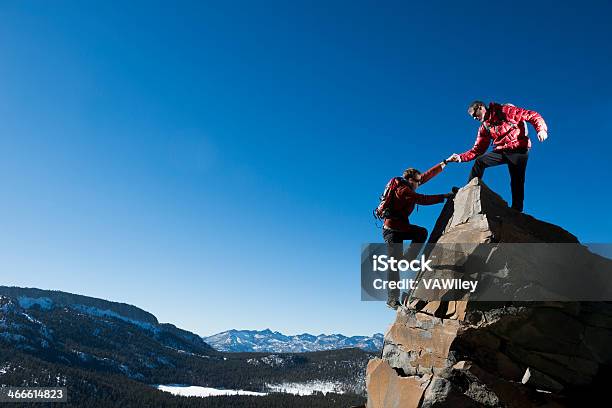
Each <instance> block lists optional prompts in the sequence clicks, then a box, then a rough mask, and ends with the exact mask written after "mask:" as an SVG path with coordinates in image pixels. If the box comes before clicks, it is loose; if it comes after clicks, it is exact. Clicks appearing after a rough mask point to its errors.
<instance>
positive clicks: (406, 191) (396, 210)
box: [385, 163, 444, 231]
mask: <svg viewBox="0 0 612 408" xmlns="http://www.w3.org/2000/svg"><path fill="white" fill-rule="evenodd" d="M441 171H442V164H441V163H440V164H437V165H435V166H433V167H432V168H431V169H429V170H427V171H426V172H425V173H422V174H421V183H420V184H424V183H426V182H428V181H429V180H431V179H432V178H433V177H434V176H435V175H437V174H439V173H440V172H441ZM394 194H395V197H393V201H392V206H393V207H392V213H393V214H397V217H396V218H387V219H385V227H387V228H390V229H393V230H398V231H407V228H408V225H410V221H409V220H408V217H409V216H410V214H411V213H412V211H413V210H414V206H415V205H416V204H421V205H431V204H438V203H441V202H442V201H444V195H443V194H436V195H424V194H418V193H416V192H415V191H414V190H413V189H412V188H411V187H410V186H409V185H408V184H401V185H400V186H399V187H397V188H396V189H395V191H394Z"/></svg>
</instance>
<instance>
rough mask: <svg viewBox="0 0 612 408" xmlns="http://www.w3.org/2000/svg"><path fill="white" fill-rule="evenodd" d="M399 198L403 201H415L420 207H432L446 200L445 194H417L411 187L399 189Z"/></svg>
mask: <svg viewBox="0 0 612 408" xmlns="http://www.w3.org/2000/svg"><path fill="white" fill-rule="evenodd" d="M396 194H397V197H398V198H399V199H400V200H402V201H414V203H416V204H420V205H432V204H438V203H441V202H442V201H444V199H445V198H446V195H445V194H434V195H425V194H419V193H415V192H414V191H413V190H412V189H411V188H410V187H408V186H402V187H400V188H398V189H397V193H396Z"/></svg>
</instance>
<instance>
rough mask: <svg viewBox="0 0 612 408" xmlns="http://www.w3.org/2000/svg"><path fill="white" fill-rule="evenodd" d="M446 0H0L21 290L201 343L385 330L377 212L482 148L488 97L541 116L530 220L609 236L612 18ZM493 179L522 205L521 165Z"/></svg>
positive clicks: (445, 182)
mask: <svg viewBox="0 0 612 408" xmlns="http://www.w3.org/2000/svg"><path fill="white" fill-rule="evenodd" d="M312 3H314V4H312ZM429 3H430V2H419V4H418V6H415V5H412V4H410V2H385V3H380V2H376V3H375V2H370V3H365V2H355V1H351V2H348V1H347V2H328V1H325V2H303V3H302V2H293V1H291V2H288V1H278V2H251V1H245V2H237V1H236V2H215V3H208V2H183V1H179V2H170V1H166V2H157V1H146V2H118V1H115V2H111V1H109V2H81V1H74V2H66V1H54V2H43V1H11V2H8V1H3V2H1V3H0V56H1V57H0V154H1V158H0V197H1V199H0V225H1V232H0V265H1V268H2V284H6V285H18V286H32V287H39V288H45V289H59V290H64V291H69V292H75V293H80V294H85V295H90V296H96V297H101V298H106V299H110V300H116V301H121V302H127V303H131V304H134V305H137V306H139V307H141V308H143V309H146V310H148V311H150V312H152V313H154V314H155V315H156V316H157V317H158V318H159V319H160V320H161V321H163V322H171V323H174V324H176V325H177V326H179V327H183V328H186V329H189V330H192V331H195V332H197V333H199V334H202V335H207V334H212V333H215V332H218V331H222V330H226V329H231V328H244V329H247V328H248V329H263V328H266V327H270V328H272V329H274V330H280V331H283V332H285V333H289V334H293V333H299V332H305V331H307V332H312V333H315V334H318V333H321V332H327V333H329V332H342V333H345V334H369V333H373V332H376V331H384V330H385V329H386V327H387V325H388V324H389V323H390V322H391V321H392V319H393V315H392V312H390V311H389V310H388V309H386V308H385V306H384V305H383V304H381V303H377V302H368V303H365V302H360V300H359V298H360V292H359V252H360V246H361V244H362V243H366V242H376V241H381V236H380V230H378V229H376V228H375V226H374V224H373V219H372V216H371V210H372V208H373V207H374V206H375V205H376V204H377V196H378V195H379V194H380V192H381V190H382V188H383V187H384V185H385V183H386V182H387V180H388V179H389V178H390V177H392V176H394V175H398V174H400V172H401V171H402V170H403V169H404V168H406V167H408V166H413V167H417V168H420V169H422V170H424V169H426V168H428V167H429V166H430V165H433V164H434V163H435V162H437V161H439V160H441V159H443V158H445V157H447V156H448V155H449V154H450V153H453V152H462V151H464V150H466V149H467V148H469V147H470V146H471V145H472V144H473V142H474V137H475V134H476V129H477V123H476V122H475V121H473V120H472V119H470V118H469V117H468V116H467V114H466V106H467V104H468V103H469V102H471V101H472V100H473V99H483V100H485V101H489V100H496V101H499V102H511V103H514V104H515V105H518V106H522V107H526V108H531V109H534V110H537V111H539V112H540V113H541V114H542V115H543V116H544V118H545V119H546V121H547V122H548V125H549V128H550V138H549V140H548V141H547V142H546V143H544V144H540V143H539V142H537V141H534V148H533V149H532V152H531V157H530V161H529V166H528V169H527V172H528V174H527V186H526V203H525V210H526V212H527V213H530V214H533V215H535V216H537V217H539V218H542V219H544V220H547V221H550V222H553V223H557V224H560V225H561V226H563V227H565V228H566V229H568V230H570V231H571V232H573V233H575V234H576V235H577V236H578V237H579V238H580V239H581V240H582V241H583V242H609V241H610V230H611V227H612V223H611V221H610V219H611V217H610V215H609V210H610V202H611V199H612V193H611V191H610V176H611V172H610V167H609V155H610V146H611V136H612V135H611V134H612V121H611V120H610V114H611V113H612V85H611V84H612V82H611V81H610V72H612V47H611V45H610V39H611V38H612V28H611V27H612V26H611V25H610V24H609V21H610V17H611V16H612V8H611V6H610V3H609V2H604V1H602V2H581V3H575V4H574V5H565V4H563V3H562V2H561V3H560V2H547V3H537V2H530V3H529V4H526V3H525V4H516V5H514V6H511V7H510V6H508V4H506V3H503V4H499V5H498V4H497V3H495V2H487V3H483V2H474V3H469V2H468V3H465V2H464V3H462V4H457V3H456V2H449V3H445V4H443V3H438V2H431V3H434V4H429ZM531 134H532V135H533V134H534V132H533V129H531ZM469 170H470V166H469V165H466V164H463V165H461V164H457V165H453V166H452V167H449V168H447V170H445V172H444V173H443V174H442V175H440V176H438V177H437V178H436V179H434V180H432V181H431V182H430V183H429V184H428V185H426V186H423V188H422V189H421V190H420V191H421V192H423V193H440V192H445V191H447V190H448V189H449V188H450V186H452V185H461V184H463V182H464V181H465V179H466V178H467V175H468V172H469ZM485 181H486V182H487V183H489V185H491V186H492V187H493V188H494V189H495V190H497V191H498V192H500V193H501V194H502V195H503V196H504V197H505V198H506V199H509V186H508V183H509V182H508V174H507V170H506V169H505V168H497V169H490V170H489V171H488V172H487V174H486V175H485ZM440 209H441V206H440V205H438V206H434V207H429V208H424V207H421V208H420V210H419V212H418V213H415V214H414V215H413V217H412V222H413V223H417V224H420V225H424V226H427V227H428V228H429V229H431V226H432V225H433V222H434V220H435V217H436V216H437V214H438V212H439V210H440Z"/></svg>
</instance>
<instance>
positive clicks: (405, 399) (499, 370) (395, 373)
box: [366, 179, 612, 408]
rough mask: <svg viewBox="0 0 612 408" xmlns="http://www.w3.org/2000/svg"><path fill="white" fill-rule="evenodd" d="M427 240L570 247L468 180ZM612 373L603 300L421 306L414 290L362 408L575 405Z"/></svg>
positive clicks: (609, 314)
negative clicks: (553, 244) (525, 243)
mask: <svg viewBox="0 0 612 408" xmlns="http://www.w3.org/2000/svg"><path fill="white" fill-rule="evenodd" d="M430 242H432V243H436V242H437V243H497V242H501V243H504V242H508V243H511V242H518V243H523V242H530V243H533V242H548V243H578V240H577V238H576V237H575V236H573V235H572V234H570V233H569V232H567V231H565V230H563V229H562V228H560V227H558V226H556V225H552V224H549V223H546V222H543V221H539V220H537V219H535V218H533V217H531V216H529V215H525V214H520V213H517V212H516V211H514V210H511V209H510V208H508V206H507V204H506V202H504V201H503V200H502V199H501V198H500V197H499V196H498V195H497V194H495V193H494V192H492V191H491V190H490V189H489V188H488V187H486V185H484V184H483V183H482V181H480V180H478V179H473V180H472V181H471V182H470V183H468V184H467V185H466V186H465V187H463V188H462V189H461V190H460V191H459V192H458V194H457V195H456V197H455V199H454V201H449V202H448V203H447V204H446V205H445V207H444V209H443V210H442V214H441V215H440V218H439V219H438V221H437V223H436V226H435V227H434V230H433V232H432V234H431V238H430ZM469 250H470V249H469V248H468V249H466V251H469ZM579 256H580V257H581V258H585V259H586V258H589V260H590V257H593V259H596V262H603V261H602V259H601V257H598V256H597V255H594V254H591V253H590V252H588V251H584V252H581V253H580V255H579ZM579 261H584V259H576V262H579ZM611 373H612V303H610V302H560V301H558V302H510V301H508V302H482V301H470V300H469V297H466V298H465V300H460V301H427V300H420V299H419V297H418V293H417V294H415V296H413V298H412V299H411V300H410V302H409V303H408V304H405V305H404V306H403V307H401V308H400V309H399V310H398V312H397V315H396V319H395V322H394V323H393V324H392V325H391V327H390V328H389V329H388V330H387V332H386V334H385V342H384V346H383V350H382V355H381V358H376V359H373V360H371V361H370V362H369V364H368V368H367V372H366V375H367V377H366V383H367V392H368V404H367V407H368V408H390V407H405V408H410V407H542V406H546V407H566V406H568V407H569V406H580V405H585V404H588V401H590V400H591V399H593V400H595V399H597V398H600V396H599V395H598V394H604V395H605V392H606V389H607V387H605V386H604V385H603V384H609V383H610V380H612V375H611Z"/></svg>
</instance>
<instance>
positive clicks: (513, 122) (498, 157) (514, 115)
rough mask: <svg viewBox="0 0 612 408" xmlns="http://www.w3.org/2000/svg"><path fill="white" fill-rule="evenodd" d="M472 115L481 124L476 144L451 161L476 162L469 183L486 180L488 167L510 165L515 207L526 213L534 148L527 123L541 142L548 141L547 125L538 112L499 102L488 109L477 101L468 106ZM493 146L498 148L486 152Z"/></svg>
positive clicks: (513, 205) (449, 159) (513, 204)
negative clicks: (528, 172)
mask: <svg viewBox="0 0 612 408" xmlns="http://www.w3.org/2000/svg"><path fill="white" fill-rule="evenodd" d="M468 114H469V115H470V116H471V117H473V118H474V119H476V120H477V121H479V122H480V123H481V124H480V127H479V128H478V135H477V137H476V143H474V147H472V148H471V149H470V150H468V151H466V152H465V153H462V154H457V153H453V154H452V155H451V156H450V157H449V158H448V159H447V161H449V162H461V163H463V162H469V161H471V160H474V159H476V160H475V162H474V166H473V167H472V171H471V172H470V176H469V177H468V182H469V181H470V180H472V179H473V178H474V177H478V178H482V177H483V175H484V171H485V169H486V168H487V167H493V166H499V165H501V164H507V165H508V169H509V170H510V188H511V190H512V208H513V209H515V210H517V211H519V212H522V211H523V201H524V198H525V171H526V169H527V159H528V158H529V149H530V148H531V140H529V137H528V136H527V126H526V124H525V122H529V123H531V124H532V125H533V127H534V128H535V130H536V132H537V134H538V140H539V141H540V142H543V141H545V140H546V139H547V138H548V127H547V126H546V122H544V119H543V118H542V116H541V115H540V114H539V113H537V112H535V111H532V110H527V109H522V108H519V107H517V106H514V105H511V104H504V105H501V104H499V103H496V102H491V103H489V106H488V107H487V106H485V103H484V102H482V101H474V102H472V103H471V104H470V106H469V107H468ZM491 143H493V145H494V146H495V147H494V148H493V150H492V151H490V152H488V153H485V152H486V150H487V148H488V147H489V144H491Z"/></svg>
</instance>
